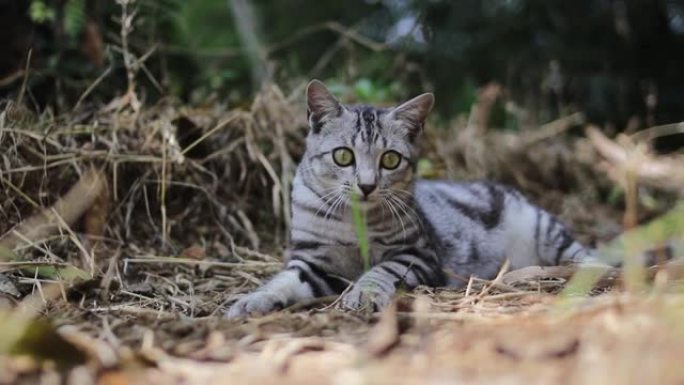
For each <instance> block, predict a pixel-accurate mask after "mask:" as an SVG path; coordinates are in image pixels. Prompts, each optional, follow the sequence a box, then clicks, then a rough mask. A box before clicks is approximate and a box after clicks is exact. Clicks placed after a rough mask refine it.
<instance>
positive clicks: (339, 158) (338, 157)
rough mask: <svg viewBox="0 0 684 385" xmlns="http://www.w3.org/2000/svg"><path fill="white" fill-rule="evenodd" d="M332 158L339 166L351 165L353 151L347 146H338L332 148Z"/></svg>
mask: <svg viewBox="0 0 684 385" xmlns="http://www.w3.org/2000/svg"><path fill="white" fill-rule="evenodd" d="M332 155H333V160H334V161H335V163H336V164H337V165H338V166H340V167H347V166H351V164H352V163H354V153H353V152H352V150H350V149H348V148H347V147H339V148H336V149H335V150H333V153H332Z"/></svg>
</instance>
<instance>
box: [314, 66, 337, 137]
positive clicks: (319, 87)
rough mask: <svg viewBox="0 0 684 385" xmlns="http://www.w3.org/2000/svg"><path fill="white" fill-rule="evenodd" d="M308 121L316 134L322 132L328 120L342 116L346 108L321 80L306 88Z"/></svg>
mask: <svg viewBox="0 0 684 385" xmlns="http://www.w3.org/2000/svg"><path fill="white" fill-rule="evenodd" d="M306 105H307V112H306V113H307V119H308V120H309V126H310V127H311V130H312V131H313V133H314V134H318V133H319V132H321V128H323V124H324V123H325V121H326V119H329V118H331V117H337V116H340V115H341V114H342V111H343V109H344V107H342V104H340V102H339V101H338V100H337V99H336V98H335V97H334V96H333V94H331V93H330V91H329V90H328V88H327V87H326V86H325V84H323V82H321V81H320V80H316V79H314V80H312V81H310V82H309V85H308V86H306Z"/></svg>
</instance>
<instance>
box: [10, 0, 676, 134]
mask: <svg viewBox="0 0 684 385" xmlns="http://www.w3.org/2000/svg"><path fill="white" fill-rule="evenodd" d="M133 8H134V9H135V10H136V12H137V13H136V15H137V17H136V19H135V30H134V33H133V35H132V36H131V40H132V44H131V46H132V48H131V49H133V50H135V51H136V54H137V55H142V54H143V53H145V52H147V51H149V50H150V49H153V48H154V49H155V51H154V54H153V55H152V57H151V58H150V59H148V60H147V61H146V62H145V65H146V70H147V71H145V73H144V76H142V79H140V82H141V84H140V86H141V89H142V91H143V93H144V95H143V97H144V98H145V99H146V100H148V101H152V100H154V99H155V98H157V97H159V96H161V95H165V94H169V93H170V94H172V95H177V96H179V97H181V98H182V99H185V100H188V101H191V102H193V103H200V102H207V101H212V100H229V101H231V102H240V100H248V99H249V98H250V95H251V94H252V93H253V92H254V91H255V90H256V88H257V87H258V84H260V82H261V81H254V79H255V78H261V77H264V74H268V76H266V77H267V78H271V77H272V78H273V80H274V81H275V82H277V83H278V84H281V85H282V86H283V87H284V88H286V89H296V87H298V86H301V84H302V83H304V82H306V80H308V79H309V78H311V77H321V78H324V79H326V80H327V81H328V82H329V83H331V84H332V86H333V88H337V89H338V90H339V91H340V93H341V94H342V95H343V96H344V97H345V99H347V100H348V101H360V102H374V103H384V102H388V101H391V100H396V99H400V98H405V97H408V96H410V94H415V93H417V92H420V91H422V90H424V89H428V88H429V89H434V91H435V92H436V94H437V98H438V100H439V101H440V102H439V103H438V109H439V112H440V113H441V115H443V116H447V117H448V116H453V115H455V114H461V113H467V112H468V111H469V110H470V105H471V104H472V101H473V100H474V98H475V95H476V94H477V92H478V88H480V87H482V86H483V85H486V84H491V83H497V84H500V85H502V86H503V89H504V93H503V94H502V95H503V98H504V99H505V101H507V102H508V105H509V107H510V106H512V108H513V109H514V110H515V111H518V112H520V111H522V112H525V113H515V114H512V113H510V112H506V111H505V110H504V108H503V107H504V103H502V102H499V103H498V104H497V106H496V108H495V110H494V111H496V112H497V113H496V114H495V115H496V116H495V117H494V120H493V121H492V123H493V124H494V125H499V126H507V127H516V126H519V125H522V126H527V125H529V126H534V125H536V124H537V123H540V122H544V121H548V120H550V119H553V118H556V117H558V116H559V115H562V114H566V113H569V112H571V111H575V110H582V111H586V112H587V113H588V116H589V117H590V119H591V120H593V121H595V122H598V123H605V124H609V125H612V126H614V127H616V128H618V129H623V128H624V127H625V126H626V123H627V122H628V121H630V122H637V124H636V126H642V127H643V126H645V125H651V124H656V123H659V122H671V121H675V120H681V119H682V118H684V112H683V111H682V109H681V105H684V75H683V74H682V71H681V68H684V4H683V3H682V1H681V0H576V1H573V2H567V1H561V0H457V1H456V0H431V1H419V0H365V1H355V2H340V1H318V2H312V1H306V0H252V1H249V0H228V1H226V0H205V1H202V2H192V1H182V0H161V1H152V0H137V1H134V2H133ZM118 13H119V7H118V6H116V3H115V2H98V1H95V0H30V1H25V2H16V1H12V0H0V17H2V18H4V19H5V20H4V21H5V25H6V26H8V28H6V29H5V32H3V33H2V35H0V43H4V44H2V45H1V46H0V47H2V48H0V50H2V51H3V52H2V54H0V93H3V94H5V95H12V94H15V93H16V92H17V91H18V89H19V85H20V83H21V82H20V81H19V82H18V81H16V76H17V74H21V71H22V68H23V67H24V65H25V59H26V57H27V52H28V49H29V48H32V49H33V58H34V59H33V61H32V63H31V68H32V70H31V74H30V78H29V91H30V93H31V95H32V97H31V100H34V101H35V104H36V105H37V107H39V108H42V107H44V106H46V105H51V106H54V107H57V108H60V109H65V108H68V106H70V105H73V103H74V101H75V100H77V99H78V98H79V97H80V96H81V95H82V92H83V91H84V90H85V89H86V88H87V87H88V86H89V85H90V84H92V81H93V80H94V79H95V78H96V77H97V76H99V75H100V74H102V73H103V72H104V71H105V67H107V68H111V73H110V74H109V75H108V79H107V80H106V81H104V82H102V84H101V85H100V86H99V87H98V88H97V89H96V90H95V91H94V92H93V93H92V95H89V98H88V99H89V101H91V102H93V103H98V102H105V101H107V100H109V99H111V98H112V97H113V96H114V95H115V94H116V93H118V92H121V91H122V90H120V89H118V88H117V84H121V83H120V82H119V80H122V79H125V73H124V71H123V67H122V62H121V55H120V54H119V53H118V52H117V50H116V46H118V45H119V44H120V38H119V32H118V31H119V26H118V25H117V22H116V20H117V18H118ZM245 15H248V16H249V18H246V17H245ZM247 19H250V20H247ZM257 31H258V32H257ZM257 34H258V35H260V36H259V37H258V40H255V39H254V38H253V37H254V36H256V35H257ZM107 47H109V48H107ZM255 47H257V48H255ZM255 58H258V60H256V61H255ZM255 63H256V64H255ZM261 67H263V68H261ZM0 96H2V95H0ZM512 121H513V123H514V124H511V122H512Z"/></svg>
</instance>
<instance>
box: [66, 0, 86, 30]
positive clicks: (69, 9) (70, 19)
mask: <svg viewBox="0 0 684 385" xmlns="http://www.w3.org/2000/svg"><path fill="white" fill-rule="evenodd" d="M85 19H86V15H85V0H68V1H67V3H66V6H65V7H64V21H63V23H64V31H65V32H66V34H67V35H68V36H69V37H70V38H72V39H76V38H77V37H78V35H79V34H80V33H81V31H82V30H83V26H84V25H85Z"/></svg>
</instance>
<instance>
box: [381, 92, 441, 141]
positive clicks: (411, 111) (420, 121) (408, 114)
mask: <svg viewBox="0 0 684 385" xmlns="http://www.w3.org/2000/svg"><path fill="white" fill-rule="evenodd" d="M434 104H435V96H434V95H433V94H431V93H425V94H422V95H419V96H416V97H415V98H413V99H411V100H409V101H408V102H405V103H403V104H401V105H400V106H398V107H395V108H394V109H393V110H392V111H390V116H391V118H392V119H394V120H399V121H401V122H402V123H403V126H404V127H406V128H407V129H408V138H409V140H411V141H412V142H413V141H414V140H415V139H416V137H417V136H418V134H420V132H421V131H422V130H423V125H425V119H427V116H428V114H429V113H430V111H431V110H432V106H433V105H434Z"/></svg>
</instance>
